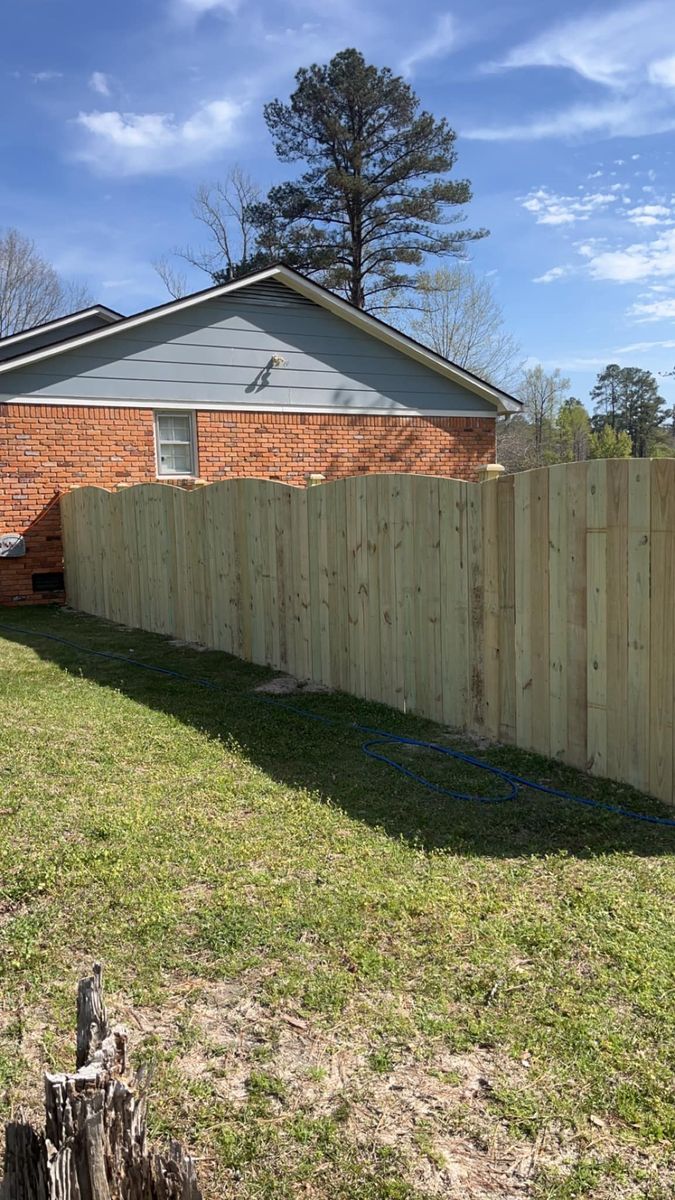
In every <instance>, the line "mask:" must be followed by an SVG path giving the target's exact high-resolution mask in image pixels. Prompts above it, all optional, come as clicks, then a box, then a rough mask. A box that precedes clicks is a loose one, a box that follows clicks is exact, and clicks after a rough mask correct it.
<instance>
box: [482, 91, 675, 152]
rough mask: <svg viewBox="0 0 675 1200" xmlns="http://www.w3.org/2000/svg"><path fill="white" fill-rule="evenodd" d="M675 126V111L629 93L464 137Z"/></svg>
mask: <svg viewBox="0 0 675 1200" xmlns="http://www.w3.org/2000/svg"><path fill="white" fill-rule="evenodd" d="M671 129H675V111H673V110H672V109H670V108H669V109H668V110H667V111H666V110H663V109H662V107H660V106H659V105H657V104H655V103H654V102H653V101H652V100H651V99H649V98H643V97H639V96H636V97H628V98H627V99H623V100H612V101H609V102H607V103H605V104H577V105H574V106H573V107H572V108H565V109H561V110H560V111H559V112H553V113H547V114H545V115H544V116H541V117H536V118H535V119H534V120H533V121H524V122H519V123H516V124H513V125H481V126H478V127H477V128H474V129H464V130H462V133H463V135H464V137H468V138H474V139H476V140H478V141H484V142H515V141H530V142H531V141H540V140H541V139H542V138H555V137H559V138H578V137H584V136H586V137H587V136H590V135H592V134H597V135H599V136H603V137H642V136H645V135H650V136H651V135H652V134H655V133H667V132H668V131H669V130H671Z"/></svg>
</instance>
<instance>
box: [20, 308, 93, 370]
mask: <svg viewBox="0 0 675 1200" xmlns="http://www.w3.org/2000/svg"><path fill="white" fill-rule="evenodd" d="M109 324H110V321H106V319H105V317H101V316H99V315H97V314H96V313H91V314H90V315H89V316H88V317H82V319H81V320H80V321H72V322H71V323H70V324H69V325H60V326H57V328H56V329H46V330H45V329H42V330H40V329H36V331H35V333H33V334H31V335H30V337H22V338H21V339H20V340H19V341H17V340H16V338H13V337H9V338H2V339H0V362H4V361H6V360H7V359H8V358H14V356H15V355H16V354H30V353H31V351H33V350H41V349H42V347H43V346H51V345H53V343H54V342H61V341H63V339H64V338H66V337H79V336H80V334H82V333H89V332H90V330H92V329H101V328H102V327H103V326H104V325H109Z"/></svg>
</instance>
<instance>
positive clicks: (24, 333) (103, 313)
mask: <svg viewBox="0 0 675 1200" xmlns="http://www.w3.org/2000/svg"><path fill="white" fill-rule="evenodd" d="M95 314H96V315H98V316H100V317H103V319H104V320H105V321H109V322H110V323H111V324H114V323H115V321H122V320H124V318H123V316H122V314H121V313H118V312H115V310H114V309H112V308H106V306H105V304H92V305H91V306H90V307H89V308H81V309H80V310H79V312H74V313H67V314H66V316H65V317H56V318H55V320H53V321H45V322H44V324H42V325H33V326H32V327H31V328H30V329H22V330H21V332H20V333H8V334H7V337H3V338H0V347H3V346H6V345H7V344H8V342H19V341H21V340H22V339H23V338H29V337H39V335H40V334H41V333H49V332H50V331H51V330H52V329H59V328H60V327H61V326H63V325H69V324H70V323H71V322H72V321H85V320H86V319H87V317H93V316H94V315H95ZM67 336H68V335H67V334H66V337H67Z"/></svg>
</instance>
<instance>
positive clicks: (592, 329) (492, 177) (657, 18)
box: [0, 0, 675, 403]
mask: <svg viewBox="0 0 675 1200" xmlns="http://www.w3.org/2000/svg"><path fill="white" fill-rule="evenodd" d="M561 14H562V15H561ZM352 45H353V46H357V47H358V48H359V49H361V50H363V52H364V53H365V54H366V56H367V57H368V58H369V59H370V60H371V61H373V62H376V63H378V64H381V65H388V66H391V67H392V68H394V69H395V70H397V71H400V72H401V73H403V74H405V75H406V76H407V77H408V78H409V80H410V81H411V83H412V84H413V86H414V87H415V89H416V90H417V91H418V93H419V95H420V97H421V99H422V101H423V103H424V105H425V106H426V107H428V108H429V109H430V110H431V111H432V112H434V113H435V114H436V115H438V116H441V115H444V116H446V117H447V118H448V119H449V121H450V123H451V124H452V125H453V126H454V128H455V129H456V130H457V132H458V151H459V161H458V165H457V174H458V175H459V176H467V177H468V178H469V179H470V180H471V181H472V184H473V187H474V196H475V198H474V200H473V202H472V203H471V205H470V207H469V211H468V213H467V218H468V222H469V224H471V225H486V226H488V228H489V229H490V230H491V236H490V237H489V238H487V239H485V241H483V242H481V243H478V244H476V245H475V246H474V247H473V248H472V256H473V261H474V265H475V267H476V269H477V270H478V271H480V272H482V273H484V274H486V275H489V277H490V278H491V279H492V281H493V283H494V286H495V289H496V292H497V296H498V298H499V301H500V303H501V305H502V307H503V309H504V314H505V319H506V323H507V326H508V328H509V330H510V331H511V332H512V333H513V334H514V335H515V336H516V337H517V338H518V340H519V341H520V343H521V345H522V347H523V354H524V356H526V357H527V358H529V359H531V360H532V361H541V362H543V363H544V365H545V366H546V367H547V368H552V367H555V366H559V367H560V368H561V369H562V370H563V372H564V373H565V374H567V375H569V376H570V377H571V378H572V382H573V388H574V390H575V392H576V394H578V395H580V396H581V397H582V398H585V397H586V395H587V393H588V389H589V387H590V386H591V385H592V382H593V379H594V377H595V374H596V373H597V371H598V370H600V369H601V368H602V367H603V366H604V365H605V364H606V363H607V362H611V361H617V362H620V363H623V364H631V365H636V366H641V367H646V368H649V369H650V370H654V371H657V372H658V371H665V370H669V369H671V368H672V367H673V365H674V364H675V161H674V157H673V154H674V150H675V21H673V9H672V0H645V2H643V3H633V4H627V5H622V6H616V5H608V4H588V3H585V4H581V3H575V2H569V0H568V3H566V4H565V5H560V4H558V3H555V4H553V3H550V2H549V0H538V2H537V0H514V2H509V3H505V2H503V0H485V3H484V4H482V5H480V6H477V5H476V4H475V0H474V2H473V3H469V2H468V0H458V2H457V3H455V4H452V5H447V4H443V3H433V2H427V0H418V2H417V3H414V4H411V3H410V2H406V3H401V2H400V0H117V2H116V3H115V4H92V3H91V0H87V3H84V2H83V0H21V3H19V4H11V5H9V4H6V5H5V11H4V13H3V36H2V40H1V44H0V105H1V106H2V111H3V114H4V118H5V119H4V120H3V122H2V127H1V129H0V155H1V159H0V161H1V162H2V172H1V174H0V227H2V226H7V225H15V226H17V227H18V228H19V229H21V230H22V231H23V232H25V233H27V234H29V235H31V236H32V237H34V238H35V240H36V241H37V243H38V245H39V247H40V249H41V250H42V252H43V253H44V254H45V255H46V256H47V257H48V258H49V259H50V260H51V261H52V262H54V264H55V265H56V266H57V267H58V268H59V270H61V271H62V272H63V273H65V274H67V275H70V276H76V277H77V278H79V279H84V280H86V281H87V282H88V283H89V286H90V288H91V291H92V292H93V293H94V295H95V297H96V298H97V299H99V300H100V301H101V302H103V303H105V304H108V305H110V306H112V307H114V308H119V309H120V310H121V311H123V312H132V311H134V310H136V309H139V308H142V307H145V306H147V305H149V304H152V303H157V302H159V301H161V300H163V299H166V293H165V291H164V288H163V285H162V283H161V282H160V280H159V278H158V277H157V275H156V273H155V271H154V269H153V266H152V263H153V260H155V259H157V258H158V257H159V256H160V255H162V254H164V253H165V252H167V251H169V250H170V249H171V248H172V247H173V246H174V245H176V244H180V243H184V242H185V241H186V240H192V241H198V236H197V229H196V226H195V225H194V224H193V222H192V220H191V217H190V202H191V196H192V193H193V192H194V189H195V187H196V185H197V184H199V183H200V182H209V181H213V180H217V179H218V177H219V174H222V173H223V172H224V171H225V169H226V168H227V167H228V166H230V165H232V164H233V163H239V164H240V165H241V166H243V167H244V168H246V169H247V170H248V171H249V172H250V173H251V175H253V176H254V177H255V178H256V179H257V180H258V181H259V182H260V183H261V184H262V185H263V186H267V185H269V184H270V183H271V182H273V181H275V180H276V179H278V178H281V177H283V175H284V173H285V174H286V176H290V174H291V173H292V172H291V171H290V170H289V168H283V167H280V165H279V164H277V162H276V160H275V158H274V155H273V151H272V147H271V143H270V139H269V136H268V134H267V131H266V128H265V125H264V122H263V120H262V105H263V103H264V102H265V101H266V100H268V99H271V98H273V97H274V96H282V97H285V96H287V95H288V94H289V92H290V90H291V88H292V84H293V75H294V72H295V71H296V70H297V68H298V67H299V66H301V65H306V64H308V63H310V62H316V61H319V62H323V61H326V60H327V59H328V58H329V57H330V56H331V54H333V53H334V52H335V51H337V50H339V49H343V48H344V47H345V46H352ZM192 278H193V279H194V285H195V287H199V286H204V284H205V282H206V278H205V277H204V276H200V275H198V274H197V273H195V275H194V276H193V277H192ZM660 382H661V384H662V390H663V393H664V395H666V396H667V398H668V399H669V401H670V402H671V403H672V402H673V401H675V386H674V385H673V382H672V381H671V380H668V379H661V380H660Z"/></svg>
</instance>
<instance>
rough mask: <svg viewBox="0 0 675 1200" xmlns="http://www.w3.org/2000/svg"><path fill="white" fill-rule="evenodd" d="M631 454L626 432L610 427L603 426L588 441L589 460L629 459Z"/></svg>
mask: <svg viewBox="0 0 675 1200" xmlns="http://www.w3.org/2000/svg"><path fill="white" fill-rule="evenodd" d="M632 453H633V444H632V442H631V440H630V437H629V436H628V434H627V433H626V431H625V430H623V429H620V430H616V429H612V426H611V425H603V427H602V429H600V430H599V431H598V432H597V433H592V434H591V435H590V437H589V439H588V457H589V458H630V457H631V454H632Z"/></svg>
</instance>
